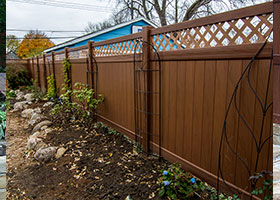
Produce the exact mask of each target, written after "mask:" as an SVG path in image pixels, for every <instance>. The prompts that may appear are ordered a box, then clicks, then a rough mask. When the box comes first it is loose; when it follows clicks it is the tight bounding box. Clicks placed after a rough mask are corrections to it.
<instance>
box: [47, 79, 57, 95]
mask: <svg viewBox="0 0 280 200" xmlns="http://www.w3.org/2000/svg"><path fill="white" fill-rule="evenodd" d="M47 80H48V92H47V96H46V97H47V98H48V99H51V98H56V97H57V88H56V85H55V80H54V75H53V74H51V75H50V76H48V77H47Z"/></svg>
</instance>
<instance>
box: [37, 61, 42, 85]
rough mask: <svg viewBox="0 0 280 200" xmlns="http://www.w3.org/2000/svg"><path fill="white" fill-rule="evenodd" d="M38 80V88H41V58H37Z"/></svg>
mask: <svg viewBox="0 0 280 200" xmlns="http://www.w3.org/2000/svg"><path fill="white" fill-rule="evenodd" d="M37 78H38V87H39V88H41V80H40V63H39V56H37Z"/></svg>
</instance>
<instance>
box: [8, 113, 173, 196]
mask: <svg viewBox="0 0 280 200" xmlns="http://www.w3.org/2000/svg"><path fill="white" fill-rule="evenodd" d="M25 124H27V121H26V120H24V119H22V118H21V117H20V116H19V114H18V113H11V112H8V113H7V127H8V130H7V147H8V148H7V149H8V150H7V177H8V185H7V199H11V200H12V199H13V200H14V199H43V200H62V199H67V200H72V199H73V200H84V199H85V200H86V199H91V200H93V199H125V198H126V197H127V196H128V195H129V196H130V197H131V198H132V199H133V200H135V199H160V198H159V197H158V196H157V191H156V189H157V184H156V181H157V179H158V177H159V175H160V173H159V170H160V169H162V168H164V167H165V166H167V164H168V163H167V162H166V161H164V160H158V159H153V158H150V157H146V156H145V155H142V154H141V155H138V154H137V153H136V152H135V150H133V145H132V144H131V143H129V142H128V141H127V140H126V139H125V138H124V137H123V136H122V135H116V134H105V133H97V132H96V131H95V130H88V129H84V128H82V127H80V125H79V124H69V129H67V130H66V129H63V128H60V127H56V126H55V127H53V128H54V131H53V132H51V133H49V134H48V135H47V138H46V139H45V141H44V142H46V143H47V144H49V145H52V146H59V147H64V148H67V151H66V153H65V155H64V156H63V157H62V158H60V159H58V160H56V159H53V160H51V161H50V162H48V163H46V164H39V163H38V162H36V161H35V160H34V158H33V156H32V155H33V154H32V153H30V152H29V153H28V152H27V151H26V142H27V137H28V136H29V135H30V134H29V133H30V128H29V129H28V128H27V127H26V126H25Z"/></svg>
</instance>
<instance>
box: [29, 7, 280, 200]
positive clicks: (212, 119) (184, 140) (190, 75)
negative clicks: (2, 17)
mask: <svg viewBox="0 0 280 200" xmlns="http://www.w3.org/2000/svg"><path fill="white" fill-rule="evenodd" d="M278 11H279V8H278ZM272 13H273V3H272V2H269V3H265V4H261V5H257V6H254V7H248V8H244V9H239V10H235V11H231V12H227V13H224V14H218V15H214V16H210V17H205V18H201V19H196V20H192V21H186V22H183V23H179V24H174V25H170V26H165V27H161V28H155V29H152V28H150V27H145V28H144V29H143V31H142V33H136V34H132V35H128V36H124V37H120V38H115V39H111V40H106V41H103V42H97V43H89V45H86V46H81V47H77V48H72V49H67V48H66V49H65V50H64V51H60V52H53V53H52V54H50V55H44V56H43V57H36V58H33V59H30V60H29V68H30V70H31V73H32V76H33V78H34V79H36V80H38V84H39V86H40V87H41V89H42V90H43V91H46V88H47V81H46V77H47V76H49V75H50V74H52V73H53V74H54V75H55V79H56V84H57V87H58V88H61V84H62V83H63V72H62V60H63V59H64V58H66V57H67V58H68V59H69V60H70V63H71V79H72V84H74V83H76V82H82V83H88V74H89V73H88V71H87V69H89V68H88V67H91V66H92V65H93V63H92V59H89V57H88V54H89V55H90V56H93V57H94V58H95V60H96V63H97V65H98V74H96V75H94V76H96V77H94V76H92V77H91V78H94V79H95V81H96V82H97V84H95V87H97V89H98V93H101V94H103V95H104V97H105V101H104V103H103V105H102V106H101V107H100V109H99V114H98V118H99V120H101V121H103V122H106V123H107V124H109V125H110V126H112V127H114V128H115V129H117V130H118V131H120V132H122V133H124V134H126V135H128V136H130V137H131V138H133V139H134V138H135V134H138V133H139V131H138V129H137V128H140V129H143V130H144V134H142V136H143V138H142V139H143V140H146V143H145V144H146V145H150V149H151V150H154V151H157V149H158V148H157V147H158V146H159V145H160V146H161V153H162V156H163V157H165V158H166V159H168V160H170V161H171V162H179V163H181V164H182V167H183V168H184V169H185V170H188V171H190V172H192V173H194V174H195V175H197V176H199V177H201V178H202V179H204V180H206V181H207V182H208V183H210V184H212V185H215V184H216V175H217V171H218V154H219V143H220V138H221V133H222V127H223V123H224V119H225V114H226V109H227V106H228V104H229V101H230V98H231V95H232V93H233V91H234V88H235V86H236V83H237V81H238V79H239V78H240V76H241V73H242V71H243V70H244V69H245V67H246V65H247V64H248V63H249V62H250V59H251V58H252V57H253V56H254V55H255V54H256V52H257V50H258V49H259V48H260V47H261V46H262V43H263V42H264V41H265V39H266V38H267V37H268V36H269V33H270V32H271V30H272V21H273V18H272V17H273V16H272ZM139 41H144V42H142V45H138V46H135V45H136V43H137V42H139ZM145 44H150V45H152V46H153V47H154V49H156V51H157V52H159V57H160V59H158V58H157V57H156V56H155V51H153V50H152V49H151V48H150V46H149V45H148V46H147V45H145ZM135 47H137V48H135ZM271 52H272V38H271V37H270V38H269V42H268V43H267V44H266V46H265V47H264V49H263V50H262V51H261V53H260V54H259V55H258V56H257V58H256V60H255V61H254V63H253V66H252V68H251V72H250V80H251V86H252V87H253V88H254V89H255V91H256V93H258V95H259V97H260V98H261V99H264V98H265V95H266V83H267V78H268V73H269V65H270V57H271ZM278 53H279V52H278ZM135 55H137V56H138V57H141V59H140V61H139V60H137V62H140V63H142V64H143V66H144V67H143V69H142V71H144V69H147V70H146V71H147V72H148V73H147V77H146V78H147V79H140V81H139V82H140V83H139V84H140V85H141V84H142V83H144V84H146V85H147V88H146V90H145V91H144V92H143V93H144V94H143V96H142V97H140V99H141V98H146V99H145V100H147V104H148V105H149V106H148V107H147V109H148V110H144V111H145V112H144V114H142V115H141V114H139V113H138V110H137V109H139V107H138V103H135V102H139V101H137V99H135V97H137V95H136V92H135V85H137V84H138V83H135V80H136V78H135V75H136V73H135V72H136V70H137V69H135V62H134V61H135ZM159 60H160V61H159ZM159 63H160V66H161V68H160V71H158V70H155V68H157V67H159ZM153 71H157V72H156V73H153ZM97 77H98V79H97ZM159 80H160V81H159ZM143 81H144V82H143ZM151 91H153V92H151ZM156 91H158V92H160V95H158V96H156V95H157V93H156ZM148 93H150V94H148ZM147 97H149V98H147ZM137 98H138V97H137ZM271 101H272V88H271V87H270V88H269V90H268V102H271ZM135 104H137V105H135ZM236 106H237V107H238V108H239V110H240V112H241V114H242V116H243V118H245V119H246V121H247V124H248V126H249V127H250V129H251V130H252V131H253V132H254V133H255V134H256V138H259V137H260V135H259V134H260V132H261V131H260V129H261V126H260V120H261V117H262V112H261V110H260V108H259V103H258V100H257V99H256V97H255V96H254V94H253V93H252V90H251V88H250V87H249V84H248V83H247V82H246V81H244V82H242V83H241V85H240V87H239V88H238V90H237V99H236ZM155 113H159V115H160V116H155V117H153V116H152V117H148V116H149V115H153V114H155ZM157 117H158V118H157ZM228 118H229V120H228V121H227V136H228V141H229V143H230V144H231V147H232V148H233V149H234V150H235V151H236V152H237V153H238V155H239V156H241V157H242V159H243V160H244V161H245V162H246V164H247V165H248V167H249V169H250V170H251V172H252V173H253V172H254V169H253V168H254V166H255V162H256V155H257V150H256V146H255V145H254V142H253V139H252V135H251V134H250V131H249V130H248V128H247V127H246V126H245V124H244V123H243V121H242V119H241V117H240V116H239V115H238V113H237V112H236V110H235V109H234V108H231V109H230V110H229V114H228ZM139 119H144V120H146V121H145V124H144V125H143V127H141V124H140V127H135V126H139V123H137V122H136V120H139ZM271 124H272V110H271V109H270V110H269V111H268V113H267V117H266V118H265V121H264V131H263V134H264V135H263V138H265V137H268V136H270V135H271V134H272V125H271ZM151 133H153V134H155V137H150V138H149V139H147V138H148V137H145V136H148V135H149V134H151ZM156 133H158V135H159V136H161V137H157V136H156ZM145 134H147V135H145ZM155 147H156V148H155ZM145 148H147V146H145ZM221 163H222V165H221V168H222V172H223V175H224V179H225V180H226V181H227V183H228V185H229V186H230V188H231V189H232V190H233V191H235V192H236V191H241V192H243V194H244V196H243V198H248V196H249V194H248V191H250V187H249V185H250V184H249V175H248V173H247V171H246V169H245V167H244V166H243V164H242V163H241V161H240V160H239V159H237V157H236V156H235V155H234V154H233V153H232V152H231V151H230V149H229V147H228V145H227V144H226V143H225V142H224V143H223V145H222V151H221ZM261 170H272V141H268V142H267V143H265V145H264V147H263V149H262V152H261V154H260V159H259V165H258V168H257V171H258V172H260V171H261ZM221 187H222V190H224V191H228V188H227V187H226V186H225V185H224V184H221Z"/></svg>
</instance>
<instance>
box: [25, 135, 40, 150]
mask: <svg viewBox="0 0 280 200" xmlns="http://www.w3.org/2000/svg"><path fill="white" fill-rule="evenodd" d="M40 141H42V140H41V139H39V138H37V137H32V136H31V137H29V138H28V141H27V145H26V148H27V149H28V150H34V149H35V147H36V145H37V144H38V143H39V142H40Z"/></svg>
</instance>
